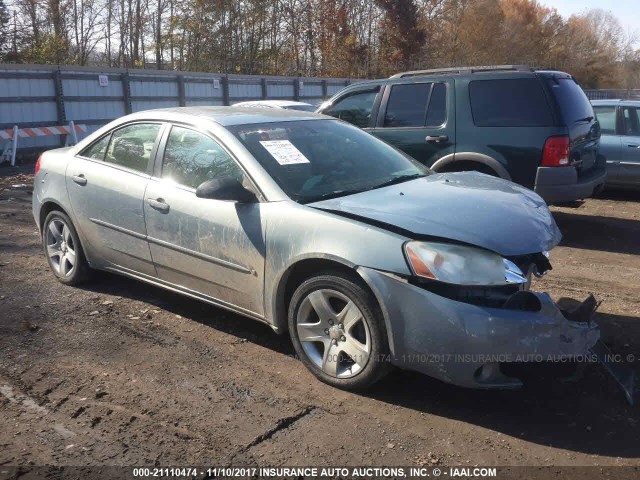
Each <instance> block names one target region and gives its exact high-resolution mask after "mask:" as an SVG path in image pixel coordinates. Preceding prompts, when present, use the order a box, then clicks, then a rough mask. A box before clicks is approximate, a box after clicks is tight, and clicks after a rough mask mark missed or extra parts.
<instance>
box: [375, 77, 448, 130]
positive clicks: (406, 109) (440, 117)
mask: <svg viewBox="0 0 640 480" xmlns="http://www.w3.org/2000/svg"><path fill="white" fill-rule="evenodd" d="M445 92H446V87H445V85H444V84H443V83H436V84H433V83H412V84H408V85H394V86H393V87H391V94H390V95H389V101H388V103H387V111H386V112H385V116H384V124H383V125H384V126H385V127H423V126H425V125H429V126H438V125H442V124H443V123H444V119H445V100H446V98H445V97H446V95H445Z"/></svg>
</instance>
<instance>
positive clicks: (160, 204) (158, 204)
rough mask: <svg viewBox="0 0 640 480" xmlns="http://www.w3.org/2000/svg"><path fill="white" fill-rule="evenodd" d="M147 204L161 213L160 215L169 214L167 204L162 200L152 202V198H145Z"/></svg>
mask: <svg viewBox="0 0 640 480" xmlns="http://www.w3.org/2000/svg"><path fill="white" fill-rule="evenodd" d="M147 203H148V204H149V206H150V207H151V208H153V209H155V210H158V211H159V212H162V213H168V212H169V204H168V203H165V201H164V200H163V199H162V198H158V199H156V200H154V199H153V198H147Z"/></svg>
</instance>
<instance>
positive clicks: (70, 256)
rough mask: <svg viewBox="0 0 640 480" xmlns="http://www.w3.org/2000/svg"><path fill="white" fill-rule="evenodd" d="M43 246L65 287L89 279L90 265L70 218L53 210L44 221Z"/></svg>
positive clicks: (56, 274)
mask: <svg viewBox="0 0 640 480" xmlns="http://www.w3.org/2000/svg"><path fill="white" fill-rule="evenodd" d="M42 246H43V248H44V253H45V255H46V257H47V261H48V262H49V267H50V268H51V271H52V272H53V274H54V275H55V276H56V278H57V279H58V280H59V281H60V282H62V283H64V284H65V285H80V284H82V283H83V282H86V281H87V280H88V278H89V272H90V268H89V264H88V263H87V260H86V258H85V256H84V251H83V250H82V245H81V244H80V238H79V237H78V233H77V232H76V229H75V227H74V226H73V223H72V222H71V219H69V217H68V216H67V215H66V214H64V213H62V212H60V211H58V210H53V211H52V212H50V213H49V214H48V215H47V217H46V218H45V220H44V223H43V227H42Z"/></svg>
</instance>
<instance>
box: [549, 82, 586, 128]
mask: <svg viewBox="0 0 640 480" xmlns="http://www.w3.org/2000/svg"><path fill="white" fill-rule="evenodd" d="M547 82H548V85H549V87H550V89H551V92H553V96H554V97H555V99H556V101H557V102H558V105H559V106H560V112H561V113H562V118H563V120H564V122H565V123H566V124H567V125H571V124H572V123H574V122H576V121H578V120H585V119H587V118H589V117H591V118H593V116H594V115H593V108H592V107H591V103H590V102H589V99H588V98H587V96H586V95H585V94H584V92H583V91H582V89H581V88H580V86H579V85H578V84H577V83H576V81H575V80H574V79H573V78H549V79H548V80H547Z"/></svg>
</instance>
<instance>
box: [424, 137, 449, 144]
mask: <svg viewBox="0 0 640 480" xmlns="http://www.w3.org/2000/svg"><path fill="white" fill-rule="evenodd" d="M425 140H426V141H427V142H436V143H438V142H446V141H447V140H449V135H428V136H427V138H425Z"/></svg>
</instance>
